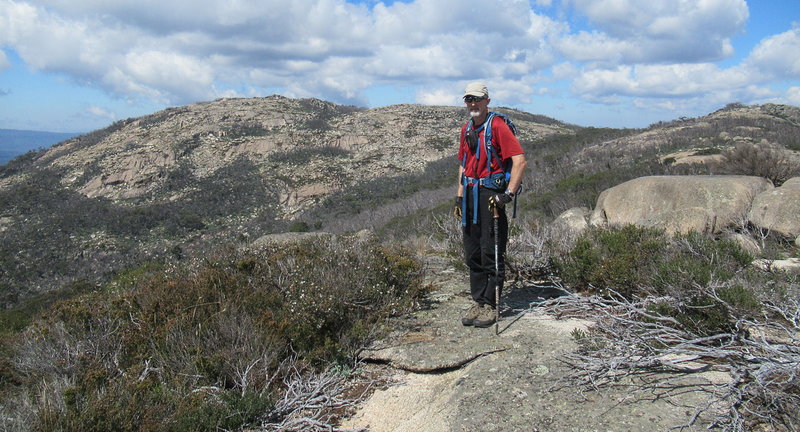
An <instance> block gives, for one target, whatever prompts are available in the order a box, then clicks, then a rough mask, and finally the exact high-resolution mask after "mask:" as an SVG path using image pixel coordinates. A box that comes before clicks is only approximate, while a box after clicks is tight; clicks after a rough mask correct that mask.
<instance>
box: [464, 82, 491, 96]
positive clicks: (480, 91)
mask: <svg viewBox="0 0 800 432" xmlns="http://www.w3.org/2000/svg"><path fill="white" fill-rule="evenodd" d="M467 96H477V97H489V90H487V89H486V84H484V83H482V82H474V83H469V84H467V88H465V89H464V97H467Z"/></svg>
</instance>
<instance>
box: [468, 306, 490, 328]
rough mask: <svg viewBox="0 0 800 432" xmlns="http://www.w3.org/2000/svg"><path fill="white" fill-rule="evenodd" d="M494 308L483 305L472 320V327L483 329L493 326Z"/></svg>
mask: <svg viewBox="0 0 800 432" xmlns="http://www.w3.org/2000/svg"><path fill="white" fill-rule="evenodd" d="M494 313H495V312H494V308H493V307H491V306H489V305H484V306H483V307H482V308H481V311H480V313H478V316H477V317H475V319H474V320H472V325H473V326H475V327H480V328H485V327H489V326H490V325H492V324H494Z"/></svg>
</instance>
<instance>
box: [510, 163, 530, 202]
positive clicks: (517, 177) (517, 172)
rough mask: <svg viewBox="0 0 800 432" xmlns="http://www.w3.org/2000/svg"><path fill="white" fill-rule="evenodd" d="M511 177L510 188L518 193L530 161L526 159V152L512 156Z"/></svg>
mask: <svg viewBox="0 0 800 432" xmlns="http://www.w3.org/2000/svg"><path fill="white" fill-rule="evenodd" d="M511 163H512V165H511V178H510V179H509V180H508V190H510V191H511V192H514V193H517V191H518V190H519V185H520V184H521V183H522V173H523V172H524V171H525V166H526V165H528V161H527V160H526V159H525V155H524V154H518V155H516V156H511Z"/></svg>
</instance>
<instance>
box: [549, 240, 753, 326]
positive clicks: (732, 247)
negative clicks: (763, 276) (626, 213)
mask: <svg viewBox="0 0 800 432" xmlns="http://www.w3.org/2000/svg"><path fill="white" fill-rule="evenodd" d="M752 259H753V257H752V256H751V255H750V254H748V253H747V252H746V251H744V250H743V249H741V248H740V247H739V245H738V244H736V243H734V242H733V241H729V240H716V239H714V238H713V237H711V236H709V235H705V234H699V233H694V232H693V233H689V234H686V235H677V236H675V237H674V238H670V237H667V236H666V235H665V234H664V233H663V232H661V231H659V230H654V229H651V228H642V227H636V226H634V225H628V226H625V227H623V228H620V229H610V230H607V229H593V230H590V231H589V232H587V233H586V234H584V235H583V236H582V237H581V238H579V239H578V240H577V242H576V243H575V247H574V248H573V249H572V250H571V251H569V252H568V253H567V254H565V255H563V256H560V257H557V258H556V260H555V263H556V268H557V269H558V270H559V272H560V275H561V277H562V278H563V279H564V281H565V282H566V283H567V284H568V285H569V286H570V287H572V288H573V289H575V290H577V291H580V292H584V293H588V294H596V295H600V296H603V297H609V298H613V297H617V296H619V297H622V298H624V299H626V300H634V299H637V298H645V297H648V296H658V297H660V298H665V299H668V300H665V301H663V302H656V303H654V304H653V305H652V306H651V312H653V313H655V314H657V315H662V316H670V317H673V318H675V319H676V320H677V321H678V322H680V323H681V324H682V325H683V326H684V327H685V328H687V329H691V331H693V332H695V333H698V334H715V333H717V332H721V331H731V326H732V325H733V324H734V322H735V320H734V319H733V316H732V315H731V310H736V311H738V312H741V313H744V314H749V313H754V312H756V311H757V310H758V308H759V307H760V302H759V299H758V297H757V293H756V292H755V291H754V290H753V288H752V286H753V284H741V283H732V282H731V281H737V280H739V279H741V278H742V277H744V276H745V275H746V274H747V272H748V271H749V270H748V269H749V264H750V262H751V261H752ZM717 285H720V288H719V289H718V290H712V289H711V288H710V287H714V286H717ZM723 302H724V303H725V304H723Z"/></svg>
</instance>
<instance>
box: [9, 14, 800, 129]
mask: <svg viewBox="0 0 800 432" xmlns="http://www.w3.org/2000/svg"><path fill="white" fill-rule="evenodd" d="M473 81H483V82H485V83H486V84H487V86H488V88H489V92H490V97H491V104H490V106H492V107H501V106H502V107H512V108H516V109H520V110H524V111H527V112H531V113H534V114H543V115H546V116H550V117H553V118H555V119H557V120H561V121H564V122H568V123H572V124H577V125H580V126H598V127H635V128H638V127H647V126H648V125H650V124H652V123H656V122H658V121H670V120H674V119H677V118H680V117H696V116H702V115H705V114H708V113H710V112H713V111H715V110H717V109H719V108H722V107H724V106H725V105H727V104H729V103H733V102H739V103H744V104H748V105H751V104H764V103H781V104H792V105H800V0H758V1H756V0H750V1H745V0H648V1H641V0H405V1H374V0H292V1H285V0H281V1H276V0H114V1H109V0H0V128H2V129H24V130H42V131H53V132H88V131H92V130H96V129H99V128H103V127H105V126H108V125H109V124H111V123H113V122H114V121H117V120H122V119H126V118H131V117H139V116H142V115H146V114H151V113H154V112H156V111H159V110H162V109H164V108H167V107H171V106H181V105H186V104H190V103H194V102H201V101H210V100H215V99H218V98H222V97H262V96H269V95H272V94H280V95H283V96H287V97H293V98H300V97H303V98H304V97H314V98H319V99H323V100H327V101H331V102H335V103H340V104H348V105H357V106H362V107H368V108H374V107H382V106H387V105H392V104H405V103H414V104H425V105H452V106H463V102H462V100H461V97H462V95H463V89H464V87H465V85H466V84H467V83H469V82H473Z"/></svg>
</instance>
